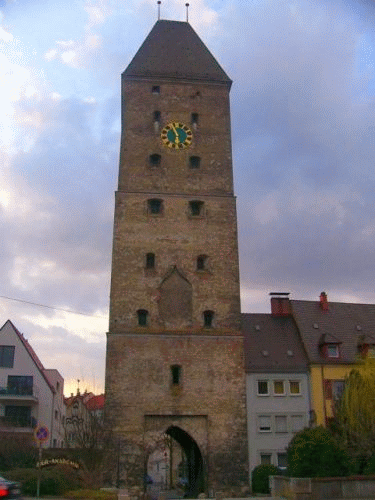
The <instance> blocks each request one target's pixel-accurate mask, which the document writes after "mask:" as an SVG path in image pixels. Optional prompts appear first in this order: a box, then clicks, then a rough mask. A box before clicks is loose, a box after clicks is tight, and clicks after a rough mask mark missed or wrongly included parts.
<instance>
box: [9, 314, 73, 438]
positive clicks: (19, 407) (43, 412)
mask: <svg viewBox="0 0 375 500" xmlns="http://www.w3.org/2000/svg"><path fill="white" fill-rule="evenodd" d="M63 390H64V379H63V378H62V377H61V375H60V373H59V372H58V371H57V370H53V369H45V368H44V366H43V364H42V362H41V361H40V359H39V358H38V356H37V355H36V353H35V351H34V350H33V348H32V347H31V345H30V344H29V342H28V341H27V340H26V338H25V337H24V336H23V335H22V333H20V332H19V331H18V330H17V328H16V327H15V326H14V325H13V323H12V322H11V321H10V320H8V321H7V322H6V323H5V324H4V325H3V326H2V327H1V329H0V436H1V434H2V433H17V434H19V433H22V434H24V435H29V436H30V437H32V436H33V434H34V431H35V429H36V428H37V427H41V426H42V427H46V428H47V429H48V436H47V439H46V440H45V441H43V446H44V447H47V448H52V447H53V448H56V447H63V446H64V429H63V422H64V419H65V405H64V397H63Z"/></svg>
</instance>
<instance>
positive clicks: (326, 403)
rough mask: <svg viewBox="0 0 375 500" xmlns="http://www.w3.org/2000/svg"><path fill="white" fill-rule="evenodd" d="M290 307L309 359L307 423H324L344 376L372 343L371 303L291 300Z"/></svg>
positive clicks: (373, 310) (374, 315)
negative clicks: (309, 413) (309, 405)
mask: <svg viewBox="0 0 375 500" xmlns="http://www.w3.org/2000/svg"><path fill="white" fill-rule="evenodd" d="M290 310H291V313H292V315H293V317H294V320H295V322H296V325H297V328H298V331H299V334H300V336H301V340H302V342H303V345H304V348H305V350H306V354H307V357H308V359H309V368H310V370H309V372H310V404H311V419H310V420H311V423H314V424H315V425H326V424H327V422H328V421H329V420H330V419H331V418H332V417H333V415H334V414H333V410H334V403H335V400H336V399H337V398H338V397H339V396H340V394H341V392H342V390H343V388H344V381H345V377H346V376H347V375H348V374H349V373H350V371H351V369H352V368H353V367H354V365H355V362H356V360H357V359H358V357H359V356H364V355H366V354H367V352H368V351H369V349H373V348H374V346H375V305H374V304H350V303H339V302H331V303H329V302H328V297H327V295H326V293H325V292H322V293H321V295H320V297H319V300H317V301H307V300H291V301H290Z"/></svg>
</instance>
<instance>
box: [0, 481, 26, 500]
mask: <svg viewBox="0 0 375 500" xmlns="http://www.w3.org/2000/svg"><path fill="white" fill-rule="evenodd" d="M20 497H21V487H20V485H19V484H18V483H15V482H13V481H8V480H7V479H5V478H3V477H1V476H0V499H1V500H2V499H3V498H4V499H6V500H8V498H20Z"/></svg>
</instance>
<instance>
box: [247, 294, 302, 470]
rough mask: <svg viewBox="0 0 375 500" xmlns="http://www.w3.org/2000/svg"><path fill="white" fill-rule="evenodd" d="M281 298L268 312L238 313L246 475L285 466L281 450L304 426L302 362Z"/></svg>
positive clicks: (292, 326)
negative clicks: (242, 350)
mask: <svg viewBox="0 0 375 500" xmlns="http://www.w3.org/2000/svg"><path fill="white" fill-rule="evenodd" d="M283 303H284V297H273V298H272V301H271V304H272V312H271V314H242V329H243V333H244V340H245V366H246V399H247V424H248V446H249V472H250V475H251V472H252V470H253V469H254V467H255V466H257V465H260V464H272V465H276V466H278V467H279V468H280V469H286V467H287V446H288V444H289V442H290V440H291V439H292V437H293V436H294V434H295V433H296V432H298V431H300V430H302V429H303V428H304V427H308V426H309V425H310V424H311V422H310V408H311V405H310V394H309V378H308V360H307V357H306V354H305V352H304V348H303V345H302V342H301V340H300V338H299V335H298V330H297V327H296V325H295V323H294V320H293V318H292V317H291V315H290V311H289V310H287V309H285V310H284V309H283V308H282V307H279V306H280V304H281V306H282V305H283Z"/></svg>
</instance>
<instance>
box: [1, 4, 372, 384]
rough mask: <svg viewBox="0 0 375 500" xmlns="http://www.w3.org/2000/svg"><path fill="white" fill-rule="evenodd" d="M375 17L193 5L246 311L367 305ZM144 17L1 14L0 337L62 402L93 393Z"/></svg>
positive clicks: (349, 10) (124, 13) (50, 8)
mask: <svg viewBox="0 0 375 500" xmlns="http://www.w3.org/2000/svg"><path fill="white" fill-rule="evenodd" d="M184 5H185V0H163V2H162V8H161V17H162V18H164V19H173V20H185V6H184ZM373 5H374V2H373V0H358V1H355V0H324V1H321V0H294V1H293V0H290V1H286V0H190V10H189V21H190V22H191V24H192V26H193V28H194V29H195V30H196V31H197V32H198V34H199V35H200V36H201V38H202V39H203V41H204V42H205V43H206V45H207V46H208V47H209V49H210V50H211V52H212V53H213V54H214V55H215V56H216V58H217V59H218V61H219V62H220V64H221V65H222V66H223V68H224V69H225V70H226V72H227V73H228V74H229V76H230V77H231V78H232V79H233V81H234V84H233V87H232V91H231V107H232V133H233V155H234V173H235V186H236V194H237V198H238V218H239V240H240V262H241V288H242V309H243V311H244V312H258V311H261V312H268V311H269V297H268V293H269V292H271V291H287V292H291V297H292V298H295V299H311V300H312V299H316V298H317V297H318V295H319V293H320V292H321V291H322V290H325V291H326V292H327V293H328V297H329V299H330V300H334V301H353V302H370V303H373V302H375V286H374V283H375V253H374V239H375V205H374V198H375V147H374V146H375V144H374V142H375V114H374V103H375V99H374V95H375V79H374V62H375V55H374V50H375V33H374V27H375V7H374V6H373ZM156 16H157V9H156V0H71V1H70V2H66V1H63V0H27V1H24V0H5V1H4V0H0V82H1V92H0V165H1V167H2V168H1V169H0V224H1V239H0V256H1V258H0V266H1V276H2V279H1V285H0V295H1V297H2V298H1V299H0V323H1V324H3V323H4V322H5V321H6V320H7V319H11V320H12V321H13V323H14V324H15V326H16V327H18V329H19V330H21V331H22V332H23V333H24V334H25V336H26V338H28V339H29V341H30V342H31V344H32V346H33V347H34V349H35V350H36V352H37V353H38V355H39V357H40V358H41V360H42V362H43V363H44V365H45V366H46V367H47V368H57V369H59V371H60V372H61V374H62V375H63V377H64V378H65V380H66V391H65V392H66V393H70V391H72V390H75V389H76V387H77V382H76V380H77V379H80V381H81V382H80V388H81V389H83V390H84V389H85V388H88V389H92V390H94V391H96V392H99V391H101V390H103V381H104V358H105V332H106V331H107V328H108V319H107V317H108V296H109V281H110V259H111V237H112V218H113V200H114V196H113V193H114V191H115V189H116V180H117V173H118V151H119V134H120V99H119V95H120V74H121V72H122V71H123V70H124V69H125V67H126V66H127V64H128V63H129V62H130V60H131V58H132V57H133V55H134V54H135V52H136V51H137V49H138V48H139V46H140V44H141V43H142V41H143V39H144V38H145V36H146V35H147V33H148V32H149V31H150V29H151V28H152V26H153V24H154V23H155V21H156ZM5 297H7V298H5ZM9 299H13V300H9ZM34 304H41V305H44V306H50V307H49V308H47V307H41V306H37V305H34ZM69 311H76V312H79V313H84V314H85V315H83V314H73V313H72V312H69Z"/></svg>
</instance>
